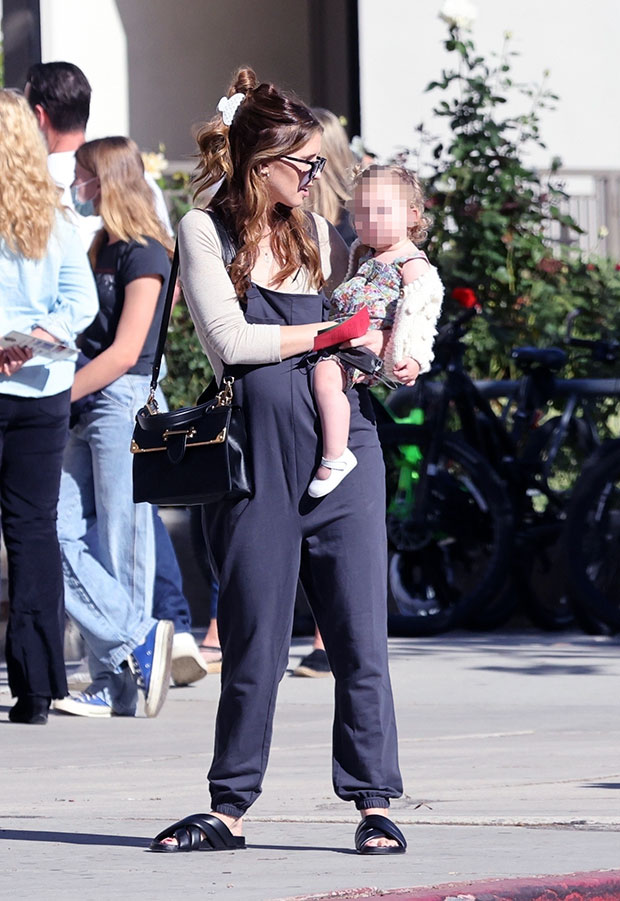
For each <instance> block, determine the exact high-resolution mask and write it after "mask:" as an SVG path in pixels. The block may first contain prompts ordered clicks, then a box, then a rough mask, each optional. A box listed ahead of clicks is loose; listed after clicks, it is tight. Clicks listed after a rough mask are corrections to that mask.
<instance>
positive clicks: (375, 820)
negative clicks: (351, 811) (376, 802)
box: [355, 813, 407, 854]
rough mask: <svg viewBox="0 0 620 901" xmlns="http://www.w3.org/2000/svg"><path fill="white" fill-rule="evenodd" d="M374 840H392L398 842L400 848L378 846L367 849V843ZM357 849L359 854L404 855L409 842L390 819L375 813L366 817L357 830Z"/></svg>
mask: <svg viewBox="0 0 620 901" xmlns="http://www.w3.org/2000/svg"><path fill="white" fill-rule="evenodd" d="M373 838H389V839H392V840H393V841H395V842H398V847H397V848H395V847H393V846H390V845H388V846H387V847H377V846H376V845H371V846H370V847H367V843H368V842H369V841H371V840H372V839H373ZM355 847H356V849H357V851H358V852H359V854H404V853H405V851H406V850H407V840H406V839H405V836H404V835H403V834H402V832H401V831H400V829H399V828H398V826H396V825H395V823H393V822H392V821H391V820H390V819H389V818H388V817H384V816H381V815H380V814H378V813H373V814H370V816H367V817H364V819H363V820H362V822H361V823H360V824H359V826H358V827H357V829H356V830H355Z"/></svg>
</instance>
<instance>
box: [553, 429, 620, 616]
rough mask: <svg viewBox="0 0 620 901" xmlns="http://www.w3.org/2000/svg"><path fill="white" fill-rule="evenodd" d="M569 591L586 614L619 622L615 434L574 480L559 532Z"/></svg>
mask: <svg viewBox="0 0 620 901" xmlns="http://www.w3.org/2000/svg"><path fill="white" fill-rule="evenodd" d="M565 550H566V557H565V559H566V567H567V573H568V586H569V591H570V597H571V599H572V600H573V601H574V603H575V604H576V605H577V606H578V607H580V608H581V609H582V610H583V611H584V614H585V615H586V616H587V617H589V618H590V619H591V620H592V619H593V620H595V621H596V620H598V621H600V622H602V623H604V624H606V625H607V626H608V627H609V628H610V629H614V630H615V629H618V628H620V440H616V441H613V442H610V444H609V445H608V446H607V447H606V448H604V449H603V450H602V451H601V452H600V453H599V454H597V455H596V456H595V457H594V458H593V459H592V461H591V463H590V464H589V465H588V466H587V468H586V469H585V470H584V473H583V475H582V477H581V478H580V479H579V482H578V484H577V485H576V486H575V491H574V492H573V498H572V501H571V504H570V507H569V510H568V514H567V520H566V533H565Z"/></svg>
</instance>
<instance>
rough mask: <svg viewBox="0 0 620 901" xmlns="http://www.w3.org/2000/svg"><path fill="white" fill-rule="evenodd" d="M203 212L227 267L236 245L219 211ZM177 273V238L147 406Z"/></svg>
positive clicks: (152, 397)
mask: <svg viewBox="0 0 620 901" xmlns="http://www.w3.org/2000/svg"><path fill="white" fill-rule="evenodd" d="M204 212H205V213H206V214H207V215H208V216H210V217H211V219H212V221H213V224H214V225H215V229H216V231H217V234H218V237H219V239H220V243H221V245H222V260H223V261H224V265H225V266H226V267H228V266H230V264H231V263H232V261H233V260H234V258H235V257H236V256H237V245H236V243H235V241H234V239H233V237H232V235H231V234H230V232H229V231H228V229H227V228H226V226H225V225H224V223H223V222H222V219H221V217H220V215H219V213H216V212H215V211H214V210H204ZM178 273H179V242H178V240H177V241H176V242H175V245H174V255H173V257H172V266H171V268H170V277H169V279H168V290H167V291H166V300H165V302H164V310H163V313H162V317H161V326H160V328H159V337H158V339H157V349H156V350H155V356H154V358H153V372H152V375H151V384H150V387H149V397H148V400H147V406H149V405H151V406H152V405H153V401H154V400H155V392H156V391H157V383H158V382H159V370H160V368H161V358H162V356H163V354H164V348H165V346H166V337H167V334H168V327H169V325H170V315H171V313H172V299H173V297H174V289H175V286H176V281H177V275H178Z"/></svg>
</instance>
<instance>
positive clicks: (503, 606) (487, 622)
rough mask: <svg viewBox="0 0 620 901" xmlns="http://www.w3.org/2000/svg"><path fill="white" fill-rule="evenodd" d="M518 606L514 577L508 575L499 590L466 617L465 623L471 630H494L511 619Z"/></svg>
mask: <svg viewBox="0 0 620 901" xmlns="http://www.w3.org/2000/svg"><path fill="white" fill-rule="evenodd" d="M518 608H519V597H518V594H517V591H516V588H515V584H514V579H513V577H512V575H508V576H507V578H505V580H504V584H503V585H502V586H501V588H500V589H499V591H496V592H495V594H494V595H493V597H491V598H489V600H488V601H486V603H484V604H483V605H482V607H481V608H480V609H479V610H475V611H474V612H473V613H472V614H471V615H470V616H468V617H467V621H466V623H465V625H466V626H467V628H468V629H469V630H470V631H471V632H494V631H495V629H499V627H500V626H504V625H505V624H506V623H507V622H508V621H509V620H510V619H512V617H513V616H514V615H515V613H516V612H517V609H518Z"/></svg>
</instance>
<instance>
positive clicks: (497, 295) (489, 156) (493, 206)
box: [421, 0, 620, 378]
mask: <svg viewBox="0 0 620 901" xmlns="http://www.w3.org/2000/svg"><path fill="white" fill-rule="evenodd" d="M454 2H455V4H456V7H459V2H457V0H454ZM461 12H462V11H461ZM442 18H444V19H445V20H446V21H447V22H448V26H449V34H448V37H447V39H446V41H445V47H446V49H447V50H448V52H449V53H450V54H451V55H452V57H453V58H454V61H455V62H454V65H453V67H452V68H450V69H446V70H444V71H443V72H442V74H441V77H440V78H439V79H437V80H436V81H433V82H431V83H430V84H429V85H428V87H427V90H429V91H433V92H435V93H437V95H438V96H439V97H440V98H441V99H440V100H439V101H438V102H437V104H436V106H435V108H434V113H435V115H436V116H437V117H439V118H441V119H447V120H448V123H449V139H448V140H447V141H443V142H439V141H437V139H431V138H429V137H428V135H425V133H424V132H422V133H423V136H424V140H425V153H426V154H427V155H428V157H429V159H430V160H431V164H430V166H431V173H432V174H431V176H430V178H429V179H428V182H427V185H428V197H429V200H428V206H429V212H430V213H431V214H432V216H433V218H434V224H433V227H432V229H431V238H430V241H429V245H428V253H429V256H430V257H431V259H432V260H433V262H435V263H436V264H437V265H438V268H439V270H440V272H441V275H442V278H443V279H444V281H445V283H446V289H447V290H446V297H447V298H448V300H447V302H446V309H445V315H448V316H449V315H451V313H452V312H454V301H453V300H450V296H451V295H452V297H453V298H454V299H457V298H455V295H454V289H456V291H457V292H458V291H461V290H463V289H467V288H469V289H470V290H471V291H472V292H474V294H475V295H476V296H477V297H478V298H479V300H480V301H481V303H482V305H483V310H484V313H483V315H482V316H478V317H476V319H475V320H474V322H473V323H472V326H471V329H470V330H469V333H468V337H467V340H468V342H469V351H468V357H467V363H468V366H469V367H470V369H471V370H472V371H473V373H474V375H475V376H477V377H480V378H485V377H493V378H495V377H502V376H511V377H514V375H515V374H516V373H515V371H514V369H513V368H512V362H511V359H510V349H511V347H512V346H514V345H519V344H537V345H545V344H554V343H555V344H557V343H559V342H561V340H562V335H563V329H564V321H565V318H566V316H567V314H568V313H569V312H570V311H571V310H573V309H575V308H579V309H581V310H582V315H581V316H580V317H579V318H578V320H577V323H576V332H575V333H576V334H581V335H582V336H584V337H597V336H600V335H617V334H618V331H619V326H620V273H619V271H618V266H617V264H616V261H610V260H605V259H602V258H599V257H596V256H590V257H585V256H584V255H583V254H582V253H581V252H580V251H579V249H578V248H577V247H574V246H570V245H569V246H566V245H553V244H552V243H551V242H550V240H549V239H548V237H547V235H548V234H549V228H548V226H549V224H550V223H552V222H556V223H559V224H560V225H561V226H562V227H563V231H564V232H567V231H568V233H569V234H571V233H572V234H573V235H576V234H577V233H578V231H579V228H578V226H577V224H576V223H575V222H574V221H573V220H572V219H571V218H570V216H567V215H566V214H564V213H563V212H562V209H561V203H562V200H563V199H564V198H565V194H564V193H563V191H562V188H561V184H560V183H559V179H558V169H559V167H560V161H559V160H558V159H554V160H553V161H552V163H551V167H550V171H551V175H550V176H549V177H547V178H545V179H543V178H542V177H541V176H540V175H539V174H538V173H537V171H535V170H534V169H533V168H531V167H530V166H529V165H528V164H527V163H526V162H525V160H526V159H527V150H528V148H529V147H530V146H531V145H532V144H537V145H539V146H542V147H544V144H543V143H542V140H541V136H540V119H539V114H540V111H541V110H542V109H544V108H547V107H549V106H552V105H553V104H554V102H555V101H556V100H557V98H556V97H555V95H554V94H552V93H551V92H550V91H549V90H548V88H547V87H546V84H545V81H546V77H547V75H548V73H546V74H545V81H543V84H542V85H541V86H538V87H536V86H523V85H517V84H515V83H514V82H513V80H512V77H511V58H512V56H514V54H513V53H512V52H511V50H510V36H509V35H506V36H505V42H504V47H503V49H502V52H501V53H500V54H499V55H498V56H497V58H496V59H495V60H494V62H493V64H490V63H489V62H487V60H486V59H485V58H484V57H483V56H481V55H480V54H479V53H478V52H477V50H476V48H475V46H474V42H473V40H472V38H471V36H470V35H469V34H466V33H465V32H466V30H467V28H468V27H469V24H470V22H469V21H466V17H465V15H464V14H463V15H461V14H460V13H459V9H458V8H455V9H450V8H448V4H446V6H444V8H443V10H442ZM470 18H471V17H470ZM515 92H516V93H517V94H519V95H521V97H522V98H523V99H524V100H527V102H528V105H529V110H528V111H526V112H524V113H523V114H521V115H507V114H503V110H504V108H505V104H506V100H507V99H508V97H509V96H510V95H511V94H514V93H515ZM514 107H515V103H511V109H512V108H514ZM421 131H422V129H421ZM592 371H593V364H592V362H591V360H590V358H589V357H588V356H587V355H583V354H582V355H579V354H572V353H571V362H570V368H569V372H570V373H572V374H575V375H584V374H591V373H592Z"/></svg>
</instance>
